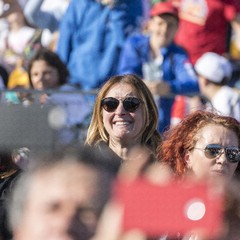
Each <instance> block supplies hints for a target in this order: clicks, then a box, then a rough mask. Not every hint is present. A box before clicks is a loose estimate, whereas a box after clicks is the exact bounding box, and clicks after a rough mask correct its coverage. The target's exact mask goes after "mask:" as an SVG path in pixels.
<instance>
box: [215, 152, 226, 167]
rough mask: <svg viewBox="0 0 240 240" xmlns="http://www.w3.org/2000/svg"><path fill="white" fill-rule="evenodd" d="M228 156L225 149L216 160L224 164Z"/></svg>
mask: <svg viewBox="0 0 240 240" xmlns="http://www.w3.org/2000/svg"><path fill="white" fill-rule="evenodd" d="M227 161H228V160H227V157H226V153H225V151H224V150H223V151H222V152H221V153H220V154H219V156H218V157H217V158H216V162H217V163H221V164H224V163H227Z"/></svg>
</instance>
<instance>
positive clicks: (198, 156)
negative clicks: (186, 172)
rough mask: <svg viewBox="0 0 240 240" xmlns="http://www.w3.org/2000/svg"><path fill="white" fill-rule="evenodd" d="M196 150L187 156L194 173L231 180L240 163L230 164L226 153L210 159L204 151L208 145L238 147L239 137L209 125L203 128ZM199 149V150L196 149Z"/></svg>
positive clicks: (226, 130) (231, 132)
mask: <svg viewBox="0 0 240 240" xmlns="http://www.w3.org/2000/svg"><path fill="white" fill-rule="evenodd" d="M197 138H198V139H199V140H198V141H197V142H196V144H195V146H194V149H193V150H191V151H190V152H189V153H188V154H187V158H186V160H187V161H188V163H189V167H190V168H191V169H192V171H193V173H194V174H195V175H196V176H198V177H204V176H206V175H210V176H214V177H215V176H224V177H226V179H231V178H232V176H233V174H234V172H235V170H236V168H237V165H238V163H230V162H229V161H228V160H227V158H226V155H225V153H224V152H222V154H221V155H219V156H218V157H216V158H213V159H209V158H207V157H206V156H205V153H204V151H203V150H200V149H204V148H205V147H206V146H207V145H208V144H219V145H221V146H224V147H238V138H237V135H236V134H235V133H234V132H233V131H232V130H229V129H227V128H225V127H223V126H221V125H213V124H209V125H207V126H205V127H204V128H202V129H201V130H200V131H199V133H198V135H197ZM195 148H199V149H195Z"/></svg>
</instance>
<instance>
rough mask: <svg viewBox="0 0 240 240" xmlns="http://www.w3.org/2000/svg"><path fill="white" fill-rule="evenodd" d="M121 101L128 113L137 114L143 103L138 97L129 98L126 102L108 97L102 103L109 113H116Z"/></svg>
mask: <svg viewBox="0 0 240 240" xmlns="http://www.w3.org/2000/svg"><path fill="white" fill-rule="evenodd" d="M120 101H121V102H122V103H123V107H124V109H125V110H126V111H127V112H135V111H136V110H137V109H138V107H139V105H140V103H141V102H142V101H141V100H140V99H139V98H136V97H127V98H125V99H124V100H118V99H117V98H113V97H107V98H104V99H103V100H102V101H101V106H102V107H103V108H104V110H106V111H107V112H114V111H115V110H116V109H117V107H118V105H119V103H120Z"/></svg>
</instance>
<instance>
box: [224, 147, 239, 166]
mask: <svg viewBox="0 0 240 240" xmlns="http://www.w3.org/2000/svg"><path fill="white" fill-rule="evenodd" d="M226 156H227V159H228V161H229V162H232V163H236V162H239V161H240V150H239V149H238V148H226Z"/></svg>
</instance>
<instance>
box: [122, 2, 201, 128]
mask: <svg viewBox="0 0 240 240" xmlns="http://www.w3.org/2000/svg"><path fill="white" fill-rule="evenodd" d="M150 15H151V18H150V20H149V23H148V29H149V35H145V34H136V35H133V36H131V37H129V38H128V39H127V41H126V43H125V44H124V47H123V51H122V54H121V57H120V63H119V69H118V71H119V73H122V74H124V73H135V74H137V75H139V76H141V77H143V79H144V81H145V83H146V84H147V86H148V87H149V89H150V91H151V92H152V94H153V95H155V96H157V99H156V101H157V105H158V109H159V130H160V132H163V131H164V130H165V129H166V128H167V127H169V125H170V114H171V108H172V104H173V101H174V94H190V93H196V92H198V91H199V89H198V83H197V76H196V75H195V73H194V70H193V66H192V65H191V63H190V61H189V58H188V55H187V53H186V52H185V50H184V49H182V48H181V47H180V46H178V45H176V44H175V43H174V36H175V33H176V31H177V29H178V13H177V10H176V9H175V8H174V7H173V6H172V5H171V4H170V3H168V2H161V3H157V4H155V5H154V6H153V8H152V9H151V11H150ZM159 96H160V97H161V98H160V99H159Z"/></svg>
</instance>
